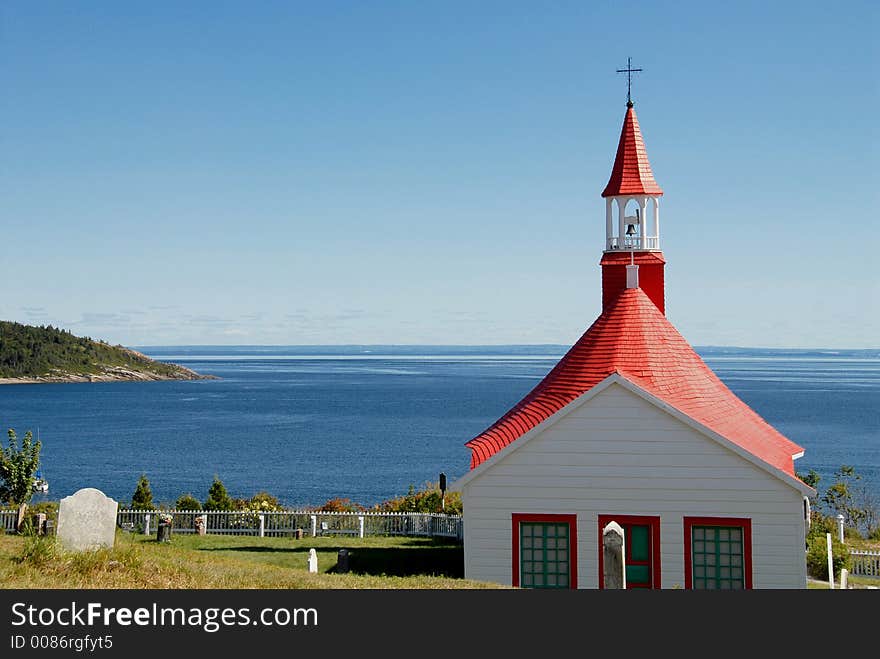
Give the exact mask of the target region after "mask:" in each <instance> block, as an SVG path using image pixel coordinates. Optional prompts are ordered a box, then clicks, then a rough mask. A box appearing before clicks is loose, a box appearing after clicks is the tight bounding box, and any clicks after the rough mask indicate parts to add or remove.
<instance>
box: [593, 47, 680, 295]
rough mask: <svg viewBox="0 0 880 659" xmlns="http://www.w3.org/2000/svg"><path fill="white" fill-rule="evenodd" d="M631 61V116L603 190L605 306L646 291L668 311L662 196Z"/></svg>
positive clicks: (627, 70) (628, 110)
mask: <svg viewBox="0 0 880 659" xmlns="http://www.w3.org/2000/svg"><path fill="white" fill-rule="evenodd" d="M637 71H641V69H634V68H633V66H632V60H631V59H629V58H628V59H627V66H626V68H625V69H618V73H626V74H627V102H626V106H627V107H626V115H625V116H624V118H623V128H622V129H621V131H620V141H619V142H618V144H617V154H616V156H615V158H614V166H613V167H612V168H611V177H610V178H609V179H608V184H607V185H606V186H605V189H604V190H603V191H602V197H604V198H605V247H604V252H603V255H602V261H601V266H602V308H603V309H607V308H608V307H609V306H610V305H611V304H613V302H614V301H615V300H616V299H617V297H618V296H619V295H620V294H621V292H622V291H624V290H625V289H628V288H641V289H642V290H643V291H644V292H645V294H646V295H647V296H648V298H649V299H650V300H651V301H652V302H653V303H654V304H655V305H656V306H657V308H658V309H660V311H661V312H665V307H666V304H665V299H664V298H665V295H664V290H663V288H664V286H663V279H664V276H663V266H664V264H665V263H666V261H665V260H664V259H663V253H662V252H661V251H660V197H662V196H663V190H662V189H661V188H660V186H659V185H658V184H657V181H656V180H655V179H654V173H653V172H652V171H651V163H650V162H648V152H647V151H646V149H645V142H644V140H643V139H642V131H641V128H639V120H638V118H637V117H636V111H635V110H634V109H633V102H632V96H631V91H632V89H631V87H632V74H633V73H635V72H637Z"/></svg>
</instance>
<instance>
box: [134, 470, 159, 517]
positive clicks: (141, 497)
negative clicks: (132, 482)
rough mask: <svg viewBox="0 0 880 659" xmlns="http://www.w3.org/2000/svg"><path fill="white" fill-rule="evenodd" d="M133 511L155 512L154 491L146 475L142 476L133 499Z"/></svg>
mask: <svg viewBox="0 0 880 659" xmlns="http://www.w3.org/2000/svg"><path fill="white" fill-rule="evenodd" d="M131 508H132V510H153V508H155V505H154V504H153V491H152V490H151V489H150V481H149V480H147V475H146V474H141V477H140V479H139V480H138V483H137V487H136V488H135V490H134V494H133V495H132V497H131Z"/></svg>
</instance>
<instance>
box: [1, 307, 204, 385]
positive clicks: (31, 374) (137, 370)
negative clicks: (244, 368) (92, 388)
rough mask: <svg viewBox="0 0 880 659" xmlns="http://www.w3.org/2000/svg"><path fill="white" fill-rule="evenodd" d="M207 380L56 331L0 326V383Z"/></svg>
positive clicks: (120, 348)
mask: <svg viewBox="0 0 880 659" xmlns="http://www.w3.org/2000/svg"><path fill="white" fill-rule="evenodd" d="M210 377H212V376H203V375H200V374H198V373H196V372H195V371H192V370H190V369H188V368H185V367H183V366H179V365H177V364H167V363H164V362H158V361H155V360H153V359H150V358H149V357H147V356H146V355H143V354H141V353H139V352H136V351H134V350H131V349H129V348H125V347H123V346H120V345H116V346H113V345H110V344H109V343H105V342H104V341H95V340H92V339H90V338H87V337H78V336H74V335H73V334H72V333H71V332H70V331H68V330H63V329H59V328H57V327H52V326H51V325H47V326H40V327H35V326H32V325H23V324H21V323H14V322H9V321H0V383H15V382H102V381H115V380H200V379H206V378H210Z"/></svg>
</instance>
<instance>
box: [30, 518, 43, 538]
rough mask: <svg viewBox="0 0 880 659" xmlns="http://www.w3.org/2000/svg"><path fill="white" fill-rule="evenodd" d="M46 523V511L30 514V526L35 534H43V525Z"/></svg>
mask: <svg viewBox="0 0 880 659" xmlns="http://www.w3.org/2000/svg"><path fill="white" fill-rule="evenodd" d="M45 525H46V513H37V514H36V515H32V516H31V526H32V527H33V529H34V533H36V534H37V535H43V533H44V531H43V529H44V527H45Z"/></svg>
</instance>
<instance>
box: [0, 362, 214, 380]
mask: <svg viewBox="0 0 880 659" xmlns="http://www.w3.org/2000/svg"><path fill="white" fill-rule="evenodd" d="M179 368H180V369H182V372H181V373H180V374H178V375H174V376H171V375H160V374H158V373H145V372H140V371H131V370H128V369H122V368H116V369H113V370H111V371H109V372H105V373H93V374H74V373H69V374H65V375H36V376H23V377H18V378H0V384H76V383H82V382H160V381H188V380H219V379H220V378H218V377H217V376H216V375H202V374H200V373H196V372H195V371H192V370H190V369H187V368H185V367H183V366H180V367H179Z"/></svg>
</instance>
